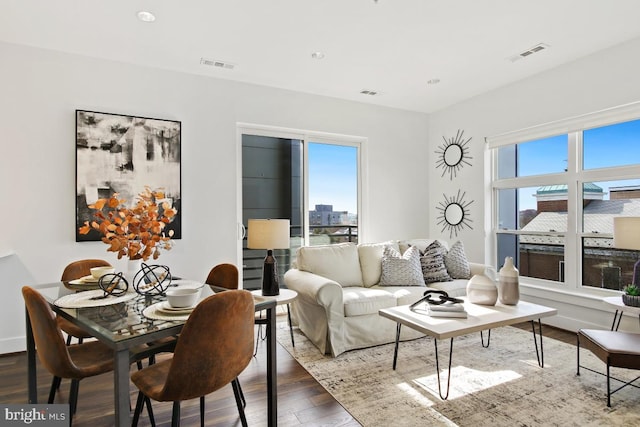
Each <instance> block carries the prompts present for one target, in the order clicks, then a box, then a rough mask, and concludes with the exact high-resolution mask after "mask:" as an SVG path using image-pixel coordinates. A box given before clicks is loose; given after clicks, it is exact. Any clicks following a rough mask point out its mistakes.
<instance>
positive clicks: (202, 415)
mask: <svg viewBox="0 0 640 427" xmlns="http://www.w3.org/2000/svg"><path fill="white" fill-rule="evenodd" d="M200 427H204V396H200Z"/></svg>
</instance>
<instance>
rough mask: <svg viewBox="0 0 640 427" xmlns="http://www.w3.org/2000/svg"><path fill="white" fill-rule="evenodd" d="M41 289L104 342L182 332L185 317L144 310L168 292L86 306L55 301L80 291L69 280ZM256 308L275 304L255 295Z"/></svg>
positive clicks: (206, 291) (204, 290)
mask: <svg viewBox="0 0 640 427" xmlns="http://www.w3.org/2000/svg"><path fill="white" fill-rule="evenodd" d="M33 288H34V289H36V290H37V291H38V292H40V293H41V294H42V295H43V296H44V297H45V299H46V300H47V301H48V302H49V304H50V305H51V308H52V309H53V310H54V311H55V312H56V313H58V314H59V315H61V316H63V317H65V318H67V319H69V320H70V321H71V322H72V323H75V324H77V325H78V326H81V327H82V328H84V329H86V330H87V331H88V332H90V333H91V334H92V335H94V336H96V337H98V338H101V340H102V341H103V342H106V343H111V344H112V346H116V347H120V346H130V345H134V343H129V345H128V344H127V343H126V341H128V340H132V341H135V342H136V343H137V342H138V341H139V340H138V339H136V338H141V339H143V340H144V339H149V338H152V339H155V338H158V337H160V336H167V335H171V334H175V333H177V332H179V330H180V329H181V328H182V325H183V324H184V323H185V320H154V319H150V318H148V317H146V316H144V314H143V310H144V309H145V308H147V307H149V306H151V305H153V304H156V303H158V302H162V301H166V297H165V296H157V295H156V296H145V295H136V296H135V298H133V299H130V300H128V301H126V302H120V303H117V304H112V305H105V306H99V307H84V308H61V307H58V306H56V305H55V301H56V300H57V299H58V298H60V297H63V296H65V295H70V294H72V293H74V292H78V289H77V287H74V286H70V285H69V283H67V282H54V283H48V284H43V285H37V286H33ZM213 294H214V292H213V291H212V290H211V289H210V287H209V286H207V285H205V286H204V287H203V288H202V293H201V299H204V298H206V297H208V296H210V295H213ZM255 304H256V311H258V310H260V309H262V308H267V306H269V305H271V304H272V303H270V302H269V301H267V300H264V299H261V298H259V297H255Z"/></svg>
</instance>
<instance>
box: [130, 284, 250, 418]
mask: <svg viewBox="0 0 640 427" xmlns="http://www.w3.org/2000/svg"><path fill="white" fill-rule="evenodd" d="M253 320H254V303H253V296H252V295H251V293H250V292H247V291H243V290H229V291H225V292H220V293H218V294H215V295H212V296H210V297H208V298H206V299H205V300H203V301H202V302H200V303H199V304H198V305H197V306H196V307H195V309H194V310H193V311H192V312H191V314H190V316H189V319H188V320H187V322H186V323H185V325H184V327H183V328H182V331H181V332H180V335H179V336H178V340H177V343H176V348H175V351H174V353H173V357H172V358H171V359H167V360H163V361H161V362H158V363H156V364H154V365H150V366H148V367H146V368H144V369H142V370H140V371H137V372H134V373H133V374H131V380H132V381H133V383H134V384H135V385H136V387H138V389H139V390H140V392H139V394H138V401H137V404H136V410H135V413H134V416H133V425H134V426H135V425H137V423H138V419H139V417H140V412H141V410H142V405H143V402H144V400H145V398H146V397H148V398H151V399H153V400H156V401H159V402H173V414H172V423H171V425H172V426H179V425H180V401H182V400H188V399H195V398H196V397H199V398H200V424H201V425H204V400H205V396H206V395H207V394H209V393H212V392H214V391H216V390H218V389H220V388H222V387H223V386H225V385H227V384H229V383H231V385H232V387H233V392H234V395H235V398H236V404H237V406H238V412H239V414H240V420H241V423H242V425H243V426H246V425H247V420H246V417H245V414H244V408H243V404H242V401H241V398H240V392H239V388H238V382H237V380H238V375H239V374H240V373H241V372H242V371H243V370H244V369H245V368H246V367H247V365H248V364H249V361H250V360H251V358H252V356H253ZM151 422H152V424H154V423H155V421H154V420H151Z"/></svg>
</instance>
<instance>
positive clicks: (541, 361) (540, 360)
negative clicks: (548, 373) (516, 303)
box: [531, 319, 544, 368]
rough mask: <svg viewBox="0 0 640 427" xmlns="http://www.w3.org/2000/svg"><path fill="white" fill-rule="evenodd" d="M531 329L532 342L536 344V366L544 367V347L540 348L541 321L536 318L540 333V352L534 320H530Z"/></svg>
mask: <svg viewBox="0 0 640 427" xmlns="http://www.w3.org/2000/svg"><path fill="white" fill-rule="evenodd" d="M531 329H532V330H533V342H534V344H535V345H536V358H537V359H538V366H540V367H541V368H544V348H542V322H541V321H540V319H538V330H539V333H540V353H538V337H537V336H536V321H535V320H532V321H531Z"/></svg>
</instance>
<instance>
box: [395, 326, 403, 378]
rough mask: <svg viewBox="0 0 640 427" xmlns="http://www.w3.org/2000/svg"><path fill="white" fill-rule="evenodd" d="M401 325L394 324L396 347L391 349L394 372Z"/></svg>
mask: <svg viewBox="0 0 640 427" xmlns="http://www.w3.org/2000/svg"><path fill="white" fill-rule="evenodd" d="M401 327H402V324H401V323H400V322H398V323H396V347H395V348H394V349H393V370H394V371H395V370H396V362H397V360H398V343H399V342H400V328H401Z"/></svg>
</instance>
